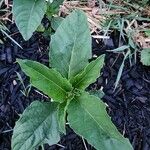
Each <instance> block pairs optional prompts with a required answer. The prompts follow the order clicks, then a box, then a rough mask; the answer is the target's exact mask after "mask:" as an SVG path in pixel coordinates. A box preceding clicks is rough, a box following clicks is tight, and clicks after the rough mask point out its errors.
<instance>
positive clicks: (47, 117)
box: [20, 112, 53, 149]
mask: <svg viewBox="0 0 150 150" xmlns="http://www.w3.org/2000/svg"><path fill="white" fill-rule="evenodd" d="M50 114H52V115H53V113H51V112H49V113H48V115H47V116H46V118H45V119H43V120H42V121H41V123H40V125H38V126H37V127H36V130H33V132H32V134H30V135H29V136H28V138H27V140H25V142H24V144H25V143H26V142H27V141H28V140H29V139H30V137H31V136H32V135H34V133H35V132H36V131H37V130H38V129H39V128H40V127H41V125H42V124H43V123H44V122H45V121H46V120H47V119H49V115H50ZM51 118H52V117H51ZM43 140H44V138H43V139H41V141H40V142H39V143H41V142H42V141H43ZM24 144H23V145H22V146H21V148H20V149H22V147H23V146H24Z"/></svg>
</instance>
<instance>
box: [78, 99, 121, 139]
mask: <svg viewBox="0 0 150 150" xmlns="http://www.w3.org/2000/svg"><path fill="white" fill-rule="evenodd" d="M76 101H77V100H76ZM79 104H80V106H81V107H82V108H83V109H84V110H85V112H87V113H88V114H89V116H90V117H91V118H92V119H93V120H94V121H95V123H96V124H97V125H98V126H99V128H101V129H102V130H103V132H104V133H106V135H107V136H108V137H109V138H111V137H110V136H109V134H107V132H106V131H105V129H104V128H103V127H102V126H101V125H100V124H99V123H98V122H97V120H96V119H94V117H93V116H92V114H91V113H90V112H89V111H88V110H87V109H86V108H85V107H84V105H83V104H81V103H80V102H79ZM113 138H115V139H118V140H119V138H116V137H113ZM119 141H120V140H119Z"/></svg>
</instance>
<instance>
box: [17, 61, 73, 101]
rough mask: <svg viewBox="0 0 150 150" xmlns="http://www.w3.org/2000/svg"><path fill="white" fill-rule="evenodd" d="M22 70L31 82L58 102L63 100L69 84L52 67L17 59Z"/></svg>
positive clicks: (69, 87) (68, 89)
mask: <svg viewBox="0 0 150 150" xmlns="http://www.w3.org/2000/svg"><path fill="white" fill-rule="evenodd" d="M18 63H19V64H20V66H21V68H22V70H23V71H24V72H25V73H26V74H27V75H28V76H29V77H30V79H31V84H32V85H33V86H35V87H36V88H38V89H39V90H41V91H42V92H44V93H45V94H47V95H48V96H49V97H51V98H52V99H54V100H55V101H58V102H63V101H64V100H65V99H66V97H67V95H68V92H70V91H71V90H72V86H71V84H70V83H69V82H68V81H67V79H65V78H63V77H62V76H61V74H60V73H58V72H57V71H56V70H54V69H49V68H48V67H46V66H44V65H42V64H40V63H38V62H35V61H31V60H21V59H19V60H18Z"/></svg>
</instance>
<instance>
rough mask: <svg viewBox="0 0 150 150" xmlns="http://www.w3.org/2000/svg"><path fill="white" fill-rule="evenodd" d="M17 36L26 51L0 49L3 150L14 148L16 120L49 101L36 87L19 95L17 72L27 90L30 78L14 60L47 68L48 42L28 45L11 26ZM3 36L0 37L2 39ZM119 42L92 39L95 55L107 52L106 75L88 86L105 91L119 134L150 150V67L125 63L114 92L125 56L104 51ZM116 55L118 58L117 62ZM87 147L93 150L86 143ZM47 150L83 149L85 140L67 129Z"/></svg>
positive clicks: (139, 149)
mask: <svg viewBox="0 0 150 150" xmlns="http://www.w3.org/2000/svg"><path fill="white" fill-rule="evenodd" d="M8 28H9V29H10V31H11V34H13V36H12V38H14V39H15V40H16V41H17V42H18V43H19V44H20V45H21V46H22V47H23V49H20V48H19V47H18V46H16V45H15V44H13V43H12V42H11V41H10V40H9V39H7V40H6V41H5V44H4V45H0V150H11V136H12V130H13V127H14V125H15V122H16V120H17V119H18V118H19V114H21V113H22V112H23V111H24V109H25V108H26V107H27V106H28V105H29V104H30V103H31V102H32V101H34V100H41V101H47V100H48V98H47V97H46V96H44V95H43V94H42V93H40V92H39V91H37V90H36V89H35V88H31V91H30V93H29V95H28V96H24V95H23V94H22V92H21V90H23V85H22V84H21V82H20V81H19V80H18V77H17V74H16V72H18V73H19V74H20V75H21V77H22V80H23V82H24V84H25V86H28V85H29V78H28V77H26V76H25V74H24V73H23V72H22V71H21V69H20V67H19V65H18V64H16V63H15V61H16V58H22V59H31V60H35V61H38V62H41V63H43V64H46V65H48V45H49V40H47V39H46V38H44V37H43V36H42V35H41V34H37V33H35V34H34V35H33V37H32V38H31V39H30V40H29V41H28V42H25V41H24V40H23V39H22V37H21V35H20V34H19V32H18V30H17V28H16V26H15V25H14V24H13V25H10V26H9V27H8ZM1 36H2V35H1ZM116 41H117V38H116V36H115V35H112V37H111V39H110V40H108V41H107V42H106V41H105V42H102V41H99V43H98V42H96V40H94V39H93V44H92V50H93V55H97V56H99V55H101V54H103V53H105V54H106V59H105V66H104V68H103V70H102V76H101V77H100V78H99V79H98V80H97V82H96V83H94V84H92V85H91V86H90V88H92V89H100V88H102V87H103V91H104V93H105V95H104V97H103V98H102V100H103V101H105V102H106V103H107V104H108V109H107V110H108V113H109V114H110V116H111V117H112V121H113V123H114V124H115V125H116V127H117V128H118V130H119V131H120V132H121V133H122V134H123V135H125V137H128V138H129V140H130V142H131V143H132V145H133V147H134V149H135V150H150V68H148V67H144V66H143V65H142V64H141V63H140V62H139V60H138V61H137V63H136V64H133V65H132V66H130V65H129V62H128V61H127V62H126V64H125V67H124V71H123V75H122V78H121V81H120V84H119V86H118V88H117V89H116V91H115V92H114V83H115V80H116V77H117V73H118V70H119V67H120V65H121V62H122V57H118V55H117V54H113V53H110V52H109V53H108V52H106V50H108V49H113V48H115V47H117V46H118V45H117V42H116ZM117 57H118V59H117ZM86 146H87V149H88V150H91V149H93V148H92V147H91V146H90V145H88V144H87V143H86ZM45 149H46V150H57V149H58V150H84V149H85V145H84V142H83V139H82V138H80V137H79V136H77V135H76V134H75V133H74V132H73V131H72V130H71V129H70V128H68V127H67V135H66V136H63V137H62V140H61V141H60V143H59V144H58V145H54V146H51V147H49V146H48V145H46V147H45Z"/></svg>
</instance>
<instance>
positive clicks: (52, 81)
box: [26, 64, 67, 93]
mask: <svg viewBox="0 0 150 150" xmlns="http://www.w3.org/2000/svg"><path fill="white" fill-rule="evenodd" d="M26 65H27V64H26ZM27 66H28V65H27ZM28 67H29V68H31V70H34V71H35V72H37V73H38V74H40V75H41V76H43V77H44V78H45V79H46V80H48V81H49V82H52V83H54V84H55V85H56V86H57V87H58V88H60V89H61V90H62V91H64V92H65V93H66V92H67V91H66V90H64V89H63V88H62V87H61V86H59V85H58V84H56V83H55V82H54V81H52V80H50V79H49V78H47V77H46V76H44V75H43V74H42V73H40V72H38V71H36V70H35V69H34V68H32V67H30V66H28ZM47 69H49V68H47ZM62 78H63V77H62Z"/></svg>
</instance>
